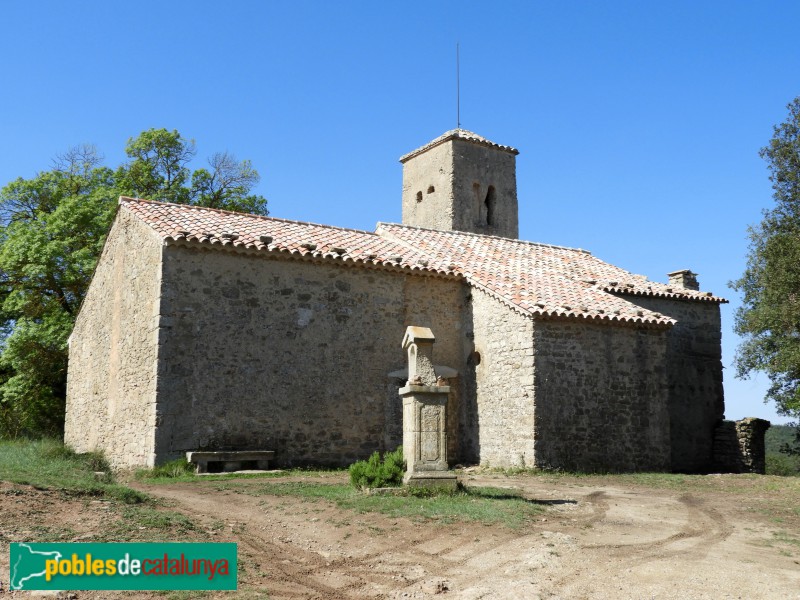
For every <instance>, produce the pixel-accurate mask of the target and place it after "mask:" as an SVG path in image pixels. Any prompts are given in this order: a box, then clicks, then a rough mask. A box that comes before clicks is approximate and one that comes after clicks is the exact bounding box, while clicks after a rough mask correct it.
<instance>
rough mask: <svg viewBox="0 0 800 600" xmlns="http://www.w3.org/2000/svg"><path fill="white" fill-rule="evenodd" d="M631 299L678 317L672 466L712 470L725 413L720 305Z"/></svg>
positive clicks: (670, 345) (671, 343)
mask: <svg viewBox="0 0 800 600" xmlns="http://www.w3.org/2000/svg"><path fill="white" fill-rule="evenodd" d="M626 299H627V300H630V301H632V302H635V303H636V304H638V305H640V306H642V307H644V308H647V309H649V310H652V311H657V312H660V313H662V314H664V315H667V316H670V317H672V318H673V319H675V320H677V324H676V325H675V326H674V327H672V328H671V329H670V330H669V331H668V332H667V382H668V386H669V407H670V408H669V410H670V435H671V439H672V444H671V445H672V470H674V471H681V472H703V471H707V470H708V469H710V468H711V464H712V441H713V439H714V428H715V427H716V425H717V423H719V421H720V420H721V419H722V418H723V415H724V412H725V398H724V392H723V388H722V347H721V341H722V340H721V325H720V314H719V305H718V304H717V303H714V302H690V301H685V300H671V299H667V298H646V297H638V296H635V297H631V296H626Z"/></svg>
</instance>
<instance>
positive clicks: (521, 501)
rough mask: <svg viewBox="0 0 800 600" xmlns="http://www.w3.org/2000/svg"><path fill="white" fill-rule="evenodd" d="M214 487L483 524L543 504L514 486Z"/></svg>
mask: <svg viewBox="0 0 800 600" xmlns="http://www.w3.org/2000/svg"><path fill="white" fill-rule="evenodd" d="M217 489H224V490H228V491H235V492H238V493H243V494H249V495H253V496H261V495H269V496H294V497H299V498H303V499H305V500H311V501H327V502H331V503H333V504H335V505H336V506H337V507H339V508H343V509H347V510H352V511H354V512H356V513H367V512H378V513H382V514H385V515H388V516H390V517H394V518H398V517H404V518H408V519H412V520H414V521H418V522H419V521H423V522H435V523H442V524H447V523H456V522H469V521H472V522H477V523H483V524H486V525H505V526H506V527H510V528H514V529H516V528H519V527H522V526H524V525H525V524H526V523H528V522H529V521H531V520H533V519H534V518H535V517H536V516H538V515H540V514H541V513H542V512H543V511H544V508H543V506H542V505H541V504H540V503H538V502H537V501H535V500H529V499H527V498H523V497H522V496H521V494H520V493H519V492H518V491H515V490H508V489H500V488H489V487H469V488H461V489H459V490H457V491H455V492H452V493H438V494H435V495H431V494H430V493H427V492H425V491H421V490H413V489H405V490H403V493H399V494H397V495H367V494H365V493H363V492H361V491H358V490H356V489H354V488H353V487H351V486H349V485H344V484H323V483H312V482H281V483H265V484H262V485H241V486H240V485H236V484H235V483H233V482H232V483H229V484H227V485H222V486H218V488H217Z"/></svg>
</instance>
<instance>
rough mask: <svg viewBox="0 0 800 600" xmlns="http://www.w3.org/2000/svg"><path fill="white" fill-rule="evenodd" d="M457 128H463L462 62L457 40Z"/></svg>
mask: <svg viewBox="0 0 800 600" xmlns="http://www.w3.org/2000/svg"><path fill="white" fill-rule="evenodd" d="M456 128H457V129H461V64H460V60H459V52H458V42H456Z"/></svg>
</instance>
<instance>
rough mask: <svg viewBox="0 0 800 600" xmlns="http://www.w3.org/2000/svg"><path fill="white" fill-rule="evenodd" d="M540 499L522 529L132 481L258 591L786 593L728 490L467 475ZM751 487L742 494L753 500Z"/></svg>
mask: <svg viewBox="0 0 800 600" xmlns="http://www.w3.org/2000/svg"><path fill="white" fill-rule="evenodd" d="M468 483H470V484H472V485H489V486H495V487H496V486H498V485H504V486H509V487H515V488H518V489H522V490H523V491H524V493H525V494H526V496H528V497H530V498H535V499H537V500H540V501H549V507H548V510H547V512H546V513H544V516H543V517H542V520H541V521H540V522H537V523H536V524H534V525H532V526H529V527H526V528H525V529H524V530H522V531H520V530H512V529H508V528H505V527H499V526H493V527H487V526H484V525H480V524H458V525H420V524H418V523H413V522H411V521H409V520H407V519H393V518H390V517H386V516H384V515H380V514H355V513H353V512H350V511H344V510H340V509H337V508H334V507H332V506H330V505H329V504H328V503H325V502H308V501H303V500H300V499H296V498H286V497H274V496H259V495H249V494H247V493H237V492H232V491H227V492H226V491H217V492H209V491H208V490H206V489H200V488H198V486H197V485H194V484H183V485H180V484H178V485H173V486H140V487H141V488H142V489H145V490H146V491H147V492H149V493H152V494H154V495H157V496H161V497H163V498H167V499H169V500H171V501H174V502H175V503H176V506H177V508H178V509H179V510H181V511H184V512H186V513H187V514H189V515H191V516H192V518H194V519H196V520H197V521H198V522H200V523H202V524H203V526H204V527H207V528H208V530H209V531H213V528H214V523H216V524H217V525H216V526H217V527H219V523H220V522H224V523H225V528H224V530H223V531H224V532H223V531H220V532H219V533H218V534H216V535H217V536H219V537H220V538H222V537H225V538H226V541H227V538H231V539H235V540H236V541H238V542H239V544H240V554H241V555H242V562H243V563H244V567H245V569H244V573H242V575H241V577H240V580H241V582H242V583H243V585H244V586H246V587H256V588H265V589H267V590H268V591H269V594H270V598H275V599H278V598H428V597H431V596H435V595H437V594H447V595H448V596H449V597H456V598H463V599H473V598H474V599H477V598H525V599H535V598H565V599H567V598H569V599H572V598H615V599H616V598H680V599H685V598H709V599H712V598H713V599H719V598H748V599H749V598H800V559H799V558H798V557H799V556H800V552H798V548H797V547H796V546H794V547H793V546H792V545H791V544H789V545H786V546H785V547H783V546H780V545H776V544H775V543H774V540H775V539H776V535H777V534H776V531H778V532H779V531H781V530H780V528H776V527H773V526H770V525H769V524H768V523H765V522H764V520H763V519H761V518H759V517H758V516H757V513H752V512H748V510H747V509H748V507H746V506H742V505H741V498H740V497H739V496H736V497H731V496H728V495H726V494H725V493H724V492H715V491H709V492H700V493H696V492H691V493H686V492H682V491H680V490H677V491H676V490H658V489H656V490H652V489H639V488H627V487H626V488H623V487H608V486H603V485H591V484H589V485H584V484H576V483H545V482H544V481H542V480H541V479H539V478H531V477H519V478H507V477H496V476H474V477H470V481H469V482H468ZM755 501H757V498H755V499H754V502H755Z"/></svg>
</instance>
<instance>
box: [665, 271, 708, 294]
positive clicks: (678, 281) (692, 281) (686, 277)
mask: <svg viewBox="0 0 800 600" xmlns="http://www.w3.org/2000/svg"><path fill="white" fill-rule="evenodd" d="M667 276H668V277H669V285H671V286H672V287H674V288H683V289H685V290H694V291H698V290H699V289H700V284H699V283H697V273H692V272H691V271H690V270H689V269H683V270H682V271H673V272H672V273H667Z"/></svg>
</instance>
